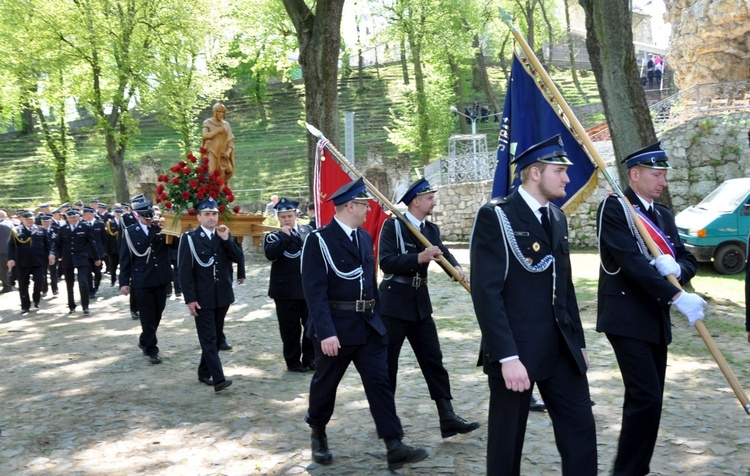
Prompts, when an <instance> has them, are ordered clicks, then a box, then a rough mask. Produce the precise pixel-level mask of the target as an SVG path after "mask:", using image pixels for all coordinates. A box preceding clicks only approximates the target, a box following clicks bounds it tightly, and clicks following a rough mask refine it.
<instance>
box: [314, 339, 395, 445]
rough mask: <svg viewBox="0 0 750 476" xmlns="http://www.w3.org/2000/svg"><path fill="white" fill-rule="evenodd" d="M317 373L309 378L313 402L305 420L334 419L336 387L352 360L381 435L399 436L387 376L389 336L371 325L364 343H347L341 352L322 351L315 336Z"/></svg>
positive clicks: (320, 422)
mask: <svg viewBox="0 0 750 476" xmlns="http://www.w3.org/2000/svg"><path fill="white" fill-rule="evenodd" d="M314 344H315V375H313V378H312V380H310V406H309V407H308V409H307V415H305V421H306V422H307V423H308V424H310V425H312V426H325V425H327V424H328V422H329V421H330V420H331V416H332V415H333V408H334V406H335V404H336V390H337V389H338V386H339V382H341V378H342V377H343V376H344V374H345V373H346V369H347V368H348V367H349V364H350V363H352V362H354V366H355V367H356V369H357V372H359V376H360V378H361V379H362V384H363V385H364V387H365V395H367V402H368V403H369V404H370V413H371V414H372V418H373V420H375V428H376V429H377V432H378V438H399V437H401V436H403V434H404V431H403V429H402V428H401V420H399V418H398V415H396V402H395V399H394V396H393V390H391V384H390V381H389V380H388V368H387V363H386V361H387V358H388V337H387V336H381V335H379V334H378V333H377V332H375V331H374V330H372V329H370V332H368V335H367V343H365V344H364V345H344V346H341V348H340V349H339V354H338V355H337V356H335V357H329V356H327V355H325V354H323V351H322V350H321V348H320V341H318V340H315V341H314Z"/></svg>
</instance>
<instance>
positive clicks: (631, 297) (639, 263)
mask: <svg viewBox="0 0 750 476" xmlns="http://www.w3.org/2000/svg"><path fill="white" fill-rule="evenodd" d="M624 193H625V196H626V197H627V198H628V199H629V200H630V203H632V204H633V206H634V207H640V206H641V201H640V200H639V199H638V197H637V195H636V194H635V192H633V190H631V189H630V188H628V189H626V190H625V192H624ZM654 209H655V211H656V223H655V224H656V225H657V226H658V227H659V228H660V229H661V230H662V231H663V232H664V233H665V234H666V235H667V236H668V237H669V240H670V241H671V242H672V244H673V245H674V248H675V252H676V254H677V257H676V260H677V263H678V264H679V265H680V268H681V269H682V274H681V276H680V283H681V284H684V283H687V282H688V281H690V280H691V279H692V278H693V276H695V272H696V269H697V261H696V259H695V257H694V256H693V255H692V254H690V252H689V251H687V250H686V249H685V244H684V243H683V242H682V240H681V239H680V235H679V234H678V233H677V226H676V225H675V222H674V215H672V212H671V211H669V209H668V208H667V207H665V206H663V205H660V204H658V203H656V204H655V207H654ZM597 230H598V233H599V256H600V259H601V266H600V267H599V292H598V301H599V304H598V313H597V320H596V330H597V331H599V332H608V333H611V334H616V335H620V336H624V337H631V338H635V339H640V340H643V341H646V342H651V343H654V344H656V343H660V342H664V343H666V344H669V343H670V342H671V341H672V331H671V322H670V319H669V302H670V301H671V300H672V298H673V297H674V295H675V294H677V293H678V292H680V290H679V289H678V288H677V287H676V286H674V285H673V284H671V283H670V282H669V281H667V279H666V278H665V277H663V276H662V275H661V274H659V272H658V271H657V270H656V268H655V267H653V266H651V265H650V264H649V260H648V259H647V258H646V257H645V256H643V254H641V252H640V251H639V249H638V246H637V242H636V240H635V238H634V237H633V235H632V233H631V232H630V228H629V227H628V224H627V221H626V218H625V212H624V211H623V209H622V206H621V205H620V202H619V201H618V199H617V197H616V196H615V195H610V196H609V197H607V198H606V199H604V200H603V201H602V203H601V204H600V205H599V211H598V214H597ZM605 270H606V271H605ZM662 336H663V337H662ZM662 339H666V341H664V340H662Z"/></svg>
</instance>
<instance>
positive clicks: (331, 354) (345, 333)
mask: <svg viewBox="0 0 750 476" xmlns="http://www.w3.org/2000/svg"><path fill="white" fill-rule="evenodd" d="M330 200H333V204H334V205H335V207H336V214H335V216H334V217H333V220H331V223H329V224H328V225H326V226H324V227H322V228H318V229H317V230H315V231H314V232H313V233H311V234H310V236H309V237H308V238H307V240H306V241H305V245H304V248H303V251H302V288H303V290H304V294H305V300H306V301H307V305H308V308H309V310H310V315H309V317H308V326H307V331H306V332H307V335H308V337H310V338H311V339H313V342H314V344H315V375H313V378H312V380H311V382H310V406H309V407H308V410H307V415H306V416H305V421H306V422H307V423H308V424H309V425H310V427H312V437H311V440H312V456H313V459H314V460H315V462H316V463H319V464H330V463H331V461H332V459H333V456H332V455H331V452H330V450H329V449H328V438H327V436H326V431H325V428H326V425H327V424H328V422H329V421H330V419H331V416H332V415H333V409H334V404H335V401H336V389H337V387H338V385H339V382H340V381H341V378H342V377H343V376H344V373H345V372H346V369H347V368H348V367H349V364H350V363H352V362H354V366H355V367H356V368H357V372H359V375H360V378H361V379H362V384H363V385H364V387H365V395H366V396H367V401H368V403H369V404H370V413H371V414H372V417H373V419H374V420H375V427H376V429H377V433H378V438H382V439H384V440H385V444H386V448H387V450H388V454H387V461H388V469H389V470H396V469H399V468H401V467H402V466H404V465H405V464H407V463H416V462H418V461H422V460H423V459H425V458H427V451H425V450H424V449H422V448H412V447H410V446H408V445H406V444H404V443H402V442H401V438H402V437H403V434H404V432H403V429H402V427H401V421H400V420H399V418H398V415H396V402H395V400H394V396H393V389H392V388H391V384H390V381H389V379H388V363H387V359H388V336H387V335H386V329H385V326H384V325H383V321H382V320H381V318H380V309H379V305H378V303H377V298H378V294H377V287H376V279H375V256H374V254H373V247H372V238H371V237H370V235H369V234H368V233H367V231H365V230H362V229H361V228H360V227H361V226H362V224H363V223H364V222H365V219H366V215H367V210H368V209H369V208H370V205H369V202H368V195H367V191H366V187H365V184H364V182H363V180H362V179H361V178H360V179H358V180H355V181H353V182H350V183H348V184H346V185H344V186H343V187H341V188H340V189H339V190H338V191H336V193H334V194H333V195H332V196H331V197H330V198H329V201H330Z"/></svg>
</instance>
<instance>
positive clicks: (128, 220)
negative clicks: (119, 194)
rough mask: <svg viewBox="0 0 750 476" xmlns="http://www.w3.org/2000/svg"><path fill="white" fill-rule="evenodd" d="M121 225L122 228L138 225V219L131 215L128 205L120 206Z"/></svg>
mask: <svg viewBox="0 0 750 476" xmlns="http://www.w3.org/2000/svg"><path fill="white" fill-rule="evenodd" d="M122 223H123V225H124V226H130V225H134V224H136V223H138V217H137V216H136V214H135V213H133V211H132V209H131V208H130V205H127V204H123V206H122Z"/></svg>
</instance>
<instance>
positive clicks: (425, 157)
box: [409, 31, 432, 165]
mask: <svg viewBox="0 0 750 476" xmlns="http://www.w3.org/2000/svg"><path fill="white" fill-rule="evenodd" d="M409 49H410V50H411V58H412V60H411V61H412V66H413V67H414V88H415V90H416V97H417V131H418V134H419V158H420V161H421V163H422V165H427V164H428V163H429V162H430V154H431V152H432V145H431V144H430V125H429V123H428V121H427V94H426V93H425V86H424V72H423V71H422V45H421V44H420V40H418V39H416V38H415V37H414V33H413V31H410V32H409Z"/></svg>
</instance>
